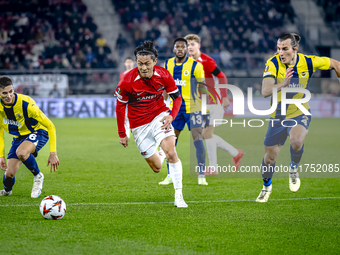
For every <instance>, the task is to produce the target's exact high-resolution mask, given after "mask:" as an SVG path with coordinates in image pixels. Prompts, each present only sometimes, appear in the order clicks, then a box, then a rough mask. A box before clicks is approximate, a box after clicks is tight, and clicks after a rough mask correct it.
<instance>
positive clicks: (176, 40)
mask: <svg viewBox="0 0 340 255" xmlns="http://www.w3.org/2000/svg"><path fill="white" fill-rule="evenodd" d="M176 42H185V44H186V45H187V46H188V41H187V40H185V38H183V37H178V38H176V39H175V41H174V45H173V46H175V44H176Z"/></svg>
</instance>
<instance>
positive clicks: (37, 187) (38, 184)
mask: <svg viewBox="0 0 340 255" xmlns="http://www.w3.org/2000/svg"><path fill="white" fill-rule="evenodd" d="M43 183H44V175H43V173H42V172H40V173H39V177H37V178H34V181H33V188H32V193H31V197H32V198H37V197H39V196H40V194H41V191H42V187H43Z"/></svg>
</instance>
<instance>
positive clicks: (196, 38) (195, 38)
mask: <svg viewBox="0 0 340 255" xmlns="http://www.w3.org/2000/svg"><path fill="white" fill-rule="evenodd" d="M184 39H185V40H187V41H195V42H197V43H198V44H201V38H200V37H199V36H198V35H195V34H188V35H186V36H185V37H184Z"/></svg>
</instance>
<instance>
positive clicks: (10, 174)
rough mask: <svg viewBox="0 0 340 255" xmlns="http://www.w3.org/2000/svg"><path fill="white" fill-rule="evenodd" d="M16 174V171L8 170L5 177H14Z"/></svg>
mask: <svg viewBox="0 0 340 255" xmlns="http://www.w3.org/2000/svg"><path fill="white" fill-rule="evenodd" d="M14 176H15V174H14V173H11V172H9V171H6V173H5V177H6V178H14Z"/></svg>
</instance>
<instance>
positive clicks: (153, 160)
mask: <svg viewBox="0 0 340 255" xmlns="http://www.w3.org/2000/svg"><path fill="white" fill-rule="evenodd" d="M145 161H146V162H147V163H148V164H149V166H150V168H151V169H152V170H153V171H154V172H155V173H158V172H159V171H160V170H161V168H162V162H161V160H160V158H159V155H158V151H157V150H156V151H155V152H154V154H152V155H151V156H150V157H148V158H145Z"/></svg>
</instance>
